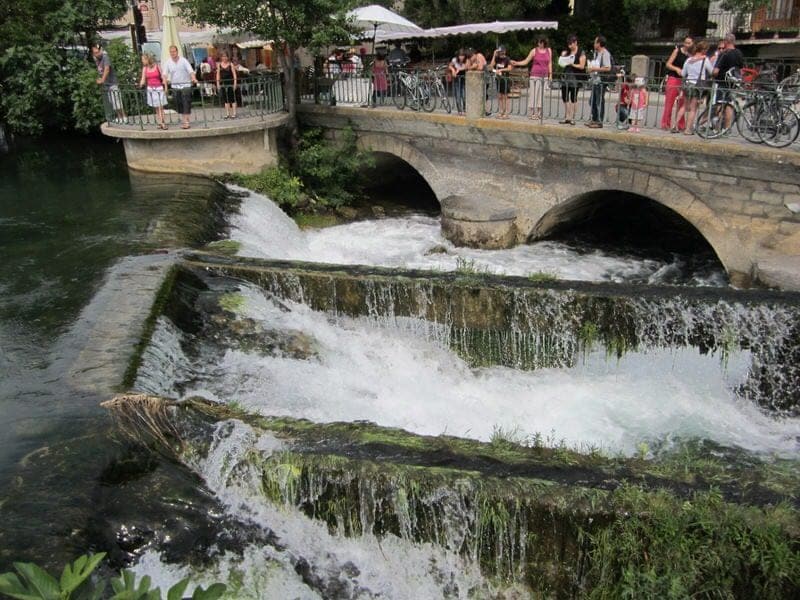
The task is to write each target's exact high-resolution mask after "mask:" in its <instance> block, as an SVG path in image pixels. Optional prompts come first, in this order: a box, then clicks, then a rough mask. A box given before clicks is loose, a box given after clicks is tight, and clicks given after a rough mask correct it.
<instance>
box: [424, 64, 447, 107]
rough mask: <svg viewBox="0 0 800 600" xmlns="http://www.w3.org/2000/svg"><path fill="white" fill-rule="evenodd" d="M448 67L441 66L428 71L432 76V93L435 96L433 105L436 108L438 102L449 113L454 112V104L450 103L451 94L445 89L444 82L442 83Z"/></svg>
mask: <svg viewBox="0 0 800 600" xmlns="http://www.w3.org/2000/svg"><path fill="white" fill-rule="evenodd" d="M446 68H447V67H444V68H442V67H439V68H438V69H434V70H432V71H429V72H428V75H429V76H430V78H431V83H430V84H429V85H430V94H431V97H432V98H433V107H434V109H435V108H436V104H437V103H438V104H439V105H440V106H441V107H442V108H443V109H445V110H446V111H447V113H448V114H449V113H451V112H453V105H452V104H451V103H450V96H449V95H448V94H447V89H445V86H444V84H443V83H442V77H443V76H444V70H445V69H446Z"/></svg>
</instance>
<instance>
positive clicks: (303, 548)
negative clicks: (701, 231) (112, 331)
mask: <svg viewBox="0 0 800 600" xmlns="http://www.w3.org/2000/svg"><path fill="white" fill-rule="evenodd" d="M0 171H2V172H1V173H0V175H2V179H0V232H2V236H1V237H0V249H2V251H3V256H4V257H6V258H7V259H6V260H5V261H3V262H2V264H0V349H2V353H1V354H0V411H2V418H3V422H4V423H5V424H6V430H5V433H4V435H3V437H2V441H0V482H2V484H3V488H4V489H8V490H10V491H9V492H8V493H4V494H3V498H2V499H0V517H2V518H3V521H2V522H3V525H2V528H0V570H5V568H6V567H7V566H8V565H9V563H10V561H11V560H16V559H20V558H22V559H34V560H38V561H41V562H45V563H48V564H51V565H57V564H58V563H59V562H61V561H63V559H64V558H65V557H68V556H70V555H75V554H78V553H80V552H83V551H85V550H87V549H93V550H104V551H108V552H110V556H111V559H112V561H113V565H114V566H117V567H118V566H120V565H128V564H133V565H135V569H136V570H137V572H138V573H140V574H149V575H151V576H153V577H154V579H155V580H156V582H157V583H159V584H161V585H168V584H169V582H171V581H174V580H176V579H179V578H180V577H182V576H184V575H186V574H191V575H192V576H193V577H194V579H195V580H196V581H200V582H205V583H208V582H213V581H216V580H224V581H228V582H232V581H236V586H237V589H238V590H239V591H238V592H237V595H236V597H254V598H324V597H337V598H338V597H341V598H377V597H381V598H434V597H454V598H466V597H492V596H494V595H495V593H496V592H497V590H496V589H495V588H494V587H493V585H494V584H493V583H492V582H490V581H488V580H487V579H486V578H485V577H484V575H483V574H482V573H481V571H480V569H479V568H478V565H477V564H476V563H475V562H474V561H471V560H469V559H466V558H464V557H463V556H460V555H459V554H458V553H456V552H454V551H453V550H452V548H450V547H448V545H447V544H444V545H434V544H421V543H414V542H412V541H410V540H408V539H403V538H398V537H394V536H388V537H385V538H381V539H378V538H376V537H374V536H372V535H371V534H369V535H364V536H361V537H357V538H348V537H345V536H344V535H342V534H340V533H337V532H332V531H331V530H330V529H329V528H328V527H327V526H325V525H324V524H321V523H319V522H317V521H315V520H312V519H309V518H308V517H307V516H305V515H304V514H303V513H301V512H300V511H299V510H295V509H292V508H291V507H286V506H281V507H279V506H273V505H270V504H268V503H264V502H263V498H261V481H260V479H259V476H258V473H257V472H256V471H255V470H253V471H248V470H247V469H241V468H236V469H235V468H234V467H235V466H236V465H237V464H238V463H239V461H241V460H243V457H245V456H247V455H248V453H249V452H251V451H252V450H253V449H257V450H258V451H259V452H262V453H263V454H265V455H269V454H270V453H273V452H278V451H280V449H281V442H280V441H278V440H277V439H275V438H273V437H271V436H269V435H267V434H264V433H256V432H255V431H254V430H252V429H251V428H249V427H248V426H246V425H244V424H242V423H239V422H235V421H234V422H229V423H222V424H220V425H219V426H218V427H217V429H216V430H215V431H214V434H213V439H212V440H211V442H210V450H209V452H208V454H207V455H205V456H196V457H194V458H192V459H190V460H187V461H186V463H185V464H183V465H181V464H175V463H174V462H172V461H165V460H161V459H159V458H157V457H153V456H151V455H149V454H147V453H143V452H142V450H141V449H138V448H132V447H130V446H128V445H126V444H125V443H122V442H119V441H118V440H116V439H115V436H114V435H113V433H112V431H111V429H110V428H109V423H108V420H107V418H106V416H105V415H104V414H103V412H102V411H101V410H100V409H99V408H98V406H97V405H98V403H99V402H100V401H101V400H103V399H105V398H102V397H97V396H96V395H91V394H83V395H79V394H75V393H74V392H73V391H71V390H68V389H65V387H64V384H63V381H62V380H61V379H60V377H61V375H62V373H60V372H59V369H58V365H59V357H62V356H64V355H68V354H71V353H74V352H76V351H78V350H79V349H80V340H81V331H80V330H77V331H76V330H75V328H76V323H78V322H79V316H80V313H81V311H82V310H83V309H84V308H85V307H86V306H87V304H89V303H90V301H91V298H92V296H93V294H94V293H95V292H96V290H97V289H98V288H99V286H101V285H102V283H103V281H104V277H105V276H106V274H107V272H108V269H109V268H110V267H111V266H112V265H113V264H114V263H115V262H116V261H118V260H119V259H121V258H122V257H125V256H128V255H131V254H138V253H146V252H150V251H153V250H155V249H158V248H162V247H182V246H197V245H201V244H203V243H204V242H207V241H210V240H211V239H214V238H215V237H216V235H218V234H219V233H220V232H221V231H222V229H223V226H224V223H223V221H222V220H221V219H220V218H219V214H218V213H220V214H221V210H222V208H220V205H219V203H220V200H219V195H218V190H217V189H216V188H215V187H214V186H211V185H210V184H205V183H198V181H202V180H198V179H182V178H175V177H158V176H143V175H136V174H133V173H129V172H128V171H127V169H126V168H125V167H124V161H123V157H122V156H121V152H120V149H119V147H118V146H116V145H112V144H106V143H97V144H94V143H92V144H80V145H73V144H69V143H62V144H53V145H50V146H48V149H47V150H42V149H40V148H23V149H22V150H19V151H17V152H16V153H15V154H12V155H10V156H8V157H4V158H3V161H2V163H0ZM239 191H240V192H241V190H239ZM223 204H224V202H223ZM226 206H227V205H226ZM209 214H211V218H209ZM229 223H230V226H231V231H230V236H231V238H232V239H234V240H236V241H238V242H239V243H240V245H241V246H240V251H239V252H240V254H242V255H246V256H255V257H263V258H276V259H296V260H304V261H312V262H326V263H334V264H341V265H354V264H372V265H382V266H389V267H402V268H420V269H434V270H438V271H448V270H459V269H460V270H462V271H464V270H469V271H470V272H492V273H505V274H509V275H522V276H527V275H531V274H538V273H547V274H550V275H554V276H556V277H558V278H561V279H574V280H584V281H606V282H626V283H645V284H646V283H669V284H690V285H695V286H697V285H700V286H717V287H719V286H724V285H725V277H724V273H723V272H722V271H721V270H720V269H719V267H718V266H715V265H713V264H711V263H708V262H705V263H703V264H701V265H699V266H698V265H689V262H690V261H687V258H686V257H684V256H680V255H674V256H670V257H664V256H658V257H654V256H647V257H643V256H641V255H640V254H637V253H635V252H628V251H624V252H620V251H618V252H614V251H610V250H609V249H603V250H599V249H596V248H592V247H591V246H588V245H580V244H569V243H563V242H542V243H538V244H534V245H530V246H523V247H519V248H515V249H512V250H507V251H498V252H485V251H477V250H466V249H457V248H454V247H453V246H452V245H451V244H449V243H448V242H447V241H446V240H444V239H443V238H442V237H441V235H440V233H439V229H438V224H437V220H436V219H435V217H432V216H430V215H424V214H413V215H407V216H395V217H391V218H386V219H378V220H371V221H361V222H357V223H352V224H348V225H342V226H338V227H332V228H328V229H323V230H314V231H300V230H299V229H298V228H297V227H296V226H295V224H294V222H293V221H291V219H288V218H287V217H286V216H285V215H284V214H283V213H282V212H281V211H280V210H279V209H278V208H277V207H276V206H275V205H274V204H272V203H271V202H270V201H269V200H268V199H266V198H264V197H262V196H259V195H257V194H249V193H247V194H245V195H244V198H243V199H242V201H241V206H240V208H239V210H238V211H237V212H235V213H234V214H232V215H231V216H230V219H229ZM235 286H236V288H237V289H238V294H239V295H240V297H241V298H242V302H241V305H240V306H239V308H238V309H237V315H236V316H237V319H242V320H244V319H249V320H252V321H254V322H258V323H264V324H268V325H269V327H270V328H272V329H274V330H276V331H278V332H282V333H284V334H286V335H298V332H299V334H302V336H304V339H307V340H310V350H309V352H308V353H307V355H305V356H297V355H296V354H295V355H292V354H289V353H275V354H272V355H267V356H265V355H263V354H259V353H254V352H248V351H247V350H244V349H241V348H232V347H222V348H220V347H211V346H210V345H209V344H208V341H207V340H202V339H196V338H194V337H193V336H192V334H191V333H190V332H187V331H183V330H181V329H180V328H179V327H178V325H176V324H175V323H173V322H172V321H170V320H169V319H168V318H167V317H164V316H162V317H160V319H159V321H158V323H157V326H156V330H155V332H154V335H153V338H152V340H151V342H150V345H149V347H148V349H147V350H146V352H145V355H144V357H143V358H144V360H143V364H142V367H141V369H140V371H139V376H138V379H137V381H136V385H135V387H136V388H137V390H139V391H147V392H152V393H158V394H161V395H165V396H169V397H176V398H180V397H186V396H191V395H202V396H205V397H207V398H210V399H216V400H219V401H222V402H235V403H237V404H238V405H239V406H242V407H244V408H246V409H248V410H251V411H253V412H261V413H263V414H267V415H288V416H293V417H300V418H306V419H311V420H313V421H316V422H331V421H339V420H344V421H362V420H369V421H373V422H376V423H378V424H381V425H387V426H393V427H401V428H404V429H407V430H409V431H413V432H417V433H423V434H431V435H438V434H441V433H447V434H449V435H456V436H462V437H467V438H474V439H479V440H489V439H491V438H492V436H493V435H495V434H496V433H497V432H498V431H500V432H504V433H505V435H507V436H509V437H512V438H515V439H518V440H519V441H523V442H524V441H526V440H529V439H531V438H532V437H533V436H535V435H539V436H542V437H544V438H545V439H547V440H550V441H551V442H553V443H564V444H567V445H568V446H571V447H576V448H592V449H597V448H601V449H603V451H605V452H608V453H610V454H623V455H633V454H635V453H637V452H641V448H642V445H643V444H645V447H648V448H665V447H669V446H670V445H671V444H680V443H681V442H683V441H686V440H692V439H700V440H710V441H713V442H714V443H715V444H719V445H721V446H723V447H732V448H738V449H743V450H745V451H746V452H748V453H749V454H750V455H752V457H754V459H756V460H760V459H762V458H763V459H765V460H768V459H770V457H773V456H781V457H787V458H797V457H798V456H800V449H799V448H798V439H800V419H798V418H791V417H776V416H774V415H772V414H770V413H768V412H765V411H763V410H762V409H760V408H758V407H757V406H756V404H755V403H754V402H753V400H752V398H749V397H747V395H746V394H745V395H743V394H741V393H739V392H737V390H738V389H740V388H741V386H742V385H743V384H744V383H745V382H746V381H747V378H748V373H749V371H750V369H751V367H752V365H753V364H754V363H753V361H754V357H755V356H756V355H757V352H758V350H759V348H761V347H762V346H764V345H768V344H769V341H768V339H773V340H777V341H780V339H782V337H781V336H785V335H789V334H788V333H787V332H788V331H789V328H790V327H791V325H792V323H793V319H796V316H797V314H796V307H794V308H791V307H789V308H786V309H785V310H784V309H775V308H772V307H767V306H755V307H750V308H747V307H742V306H739V305H736V304H735V303H727V302H720V303H719V305H718V307H717V308H719V307H720V306H723V307H727V308H726V310H727V312H726V310H715V312H714V313H713V314H714V315H716V316H717V317H719V318H721V319H723V320H725V323H726V324H729V325H730V327H731V328H733V329H736V331H737V332H738V333H741V334H742V335H746V336H750V337H748V338H747V339H748V340H750V346H749V349H742V350H739V349H734V350H733V351H730V349H729V348H728V349H726V350H725V351H724V352H723V351H721V350H713V351H708V349H707V348H706V349H700V348H697V347H692V346H686V347H670V346H669V345H664V344H661V343H659V342H658V341H657V340H656V337H657V336H652V340H651V342H650V343H647V344H644V345H643V346H642V347H640V348H639V349H637V351H634V352H627V353H624V354H623V355H621V356H619V357H616V356H610V355H609V354H608V353H607V352H606V351H605V350H604V349H602V348H596V349H594V350H589V351H588V352H586V353H585V354H584V355H583V356H582V357H581V358H580V360H577V361H572V362H570V364H567V365H563V366H552V367H546V368H533V369H531V368H515V367H513V366H504V365H500V364H489V365H484V364H482V365H480V366H475V365H474V364H472V363H471V362H470V360H469V357H465V356H464V355H463V353H461V354H459V353H457V352H455V351H454V350H453V347H452V343H451V342H452V340H450V339H449V337H448V335H449V334H448V333H447V332H446V331H445V329H444V328H443V324H441V323H440V324H435V323H434V324H431V323H427V322H423V320H421V319H417V318H408V317H401V316H399V315H394V314H389V313H384V314H380V315H365V316H363V317H345V316H342V315H331V314H329V313H324V312H320V311H314V310H312V309H311V308H309V306H308V305H306V304H304V303H303V302H299V301H298V299H297V298H292V297H277V296H276V295H275V294H274V293H269V292H267V291H265V290H264V289H262V288H259V287H256V286H254V285H251V284H245V283H241V282H238V283H235ZM676 289H679V288H676ZM670 310H671V311H672V312H675V311H678V312H680V310H684V309H683V308H681V307H677V308H675V309H674V310H673V309H670ZM720 315H722V316H721V317H720ZM692 318H700V317H696V316H695V317H692ZM770 328H771V330H769V329H770ZM765 329H768V330H765ZM776 343H777V342H776ZM12 483H13V485H11V484H12ZM454 519H455V517H454ZM31 540H33V542H31ZM52 548H58V550H57V551H56V553H55V554H54V555H53V554H52V553H51V550H52ZM519 594H521V595H520V596H518V597H525V592H524V591H520V592H519ZM511 597H514V596H511Z"/></svg>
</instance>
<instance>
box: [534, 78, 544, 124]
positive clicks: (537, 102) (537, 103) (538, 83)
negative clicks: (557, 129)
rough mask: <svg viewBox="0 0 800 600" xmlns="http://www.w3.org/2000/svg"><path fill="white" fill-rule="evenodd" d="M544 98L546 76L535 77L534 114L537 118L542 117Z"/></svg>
mask: <svg viewBox="0 0 800 600" xmlns="http://www.w3.org/2000/svg"><path fill="white" fill-rule="evenodd" d="M543 100H544V77H534V78H533V114H534V115H535V117H536V118H538V119H540V120H541V118H542V113H543V107H542V104H543Z"/></svg>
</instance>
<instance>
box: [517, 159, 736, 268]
mask: <svg viewBox="0 0 800 600" xmlns="http://www.w3.org/2000/svg"><path fill="white" fill-rule="evenodd" d="M614 171H615V172H614V173H611V176H610V177H608V178H605V179H604V180H603V182H602V185H596V183H597V182H596V180H595V181H585V182H581V181H580V178H578V179H579V180H578V181H575V182H574V185H573V186H571V189H569V190H568V191H566V193H563V194H562V197H561V198H558V199H557V200H556V202H555V204H554V205H553V206H552V207H551V208H550V209H549V210H547V212H545V213H544V214H543V215H542V216H541V217H540V218H539V219H538V221H537V222H536V224H535V225H534V226H533V228H532V230H531V231H530V233H529V235H528V240H530V241H532V240H538V239H543V238H545V237H551V236H552V235H553V234H554V233H556V232H557V231H558V230H559V229H563V228H566V227H569V226H570V225H571V224H575V223H576V222H579V221H580V220H581V219H587V218H589V217H591V214H592V213H593V212H595V211H600V210H602V209H603V200H602V198H608V197H609V196H611V195H613V194H615V193H616V194H621V195H624V196H626V197H627V198H629V199H638V200H641V201H642V202H643V203H652V204H654V205H656V206H657V207H661V209H662V210H665V209H666V211H667V212H666V213H663V214H664V215H665V216H668V215H674V217H675V218H677V219H679V220H680V221H682V222H684V223H685V224H687V225H688V226H691V229H693V230H694V231H696V232H697V234H698V235H699V236H700V237H701V238H702V239H703V240H704V241H705V242H706V243H707V244H708V246H709V247H710V248H711V250H713V252H714V254H716V257H717V258H718V260H719V261H720V263H721V264H722V266H723V267H724V268H725V270H726V271H727V272H728V273H729V274H731V273H733V272H745V273H746V272H748V271H749V270H750V265H749V264H747V265H743V264H741V259H740V257H741V252H740V248H739V245H738V244H737V243H736V241H735V237H736V236H735V235H734V232H732V230H731V228H730V227H729V226H728V225H727V223H726V222H725V221H724V219H723V218H721V216H720V215H719V214H718V213H715V212H714V211H713V210H711V208H709V207H708V206H707V205H706V204H705V203H704V202H703V201H702V200H701V199H700V198H698V197H697V196H696V195H695V194H694V193H693V192H691V191H689V190H687V189H685V188H683V187H681V186H680V185H678V184H676V183H675V182H674V181H671V180H668V179H665V178H663V177H660V176H657V175H653V174H649V173H643V172H639V171H635V170H625V169H614ZM581 183H584V184H585V185H581ZM593 184H594V185H593Z"/></svg>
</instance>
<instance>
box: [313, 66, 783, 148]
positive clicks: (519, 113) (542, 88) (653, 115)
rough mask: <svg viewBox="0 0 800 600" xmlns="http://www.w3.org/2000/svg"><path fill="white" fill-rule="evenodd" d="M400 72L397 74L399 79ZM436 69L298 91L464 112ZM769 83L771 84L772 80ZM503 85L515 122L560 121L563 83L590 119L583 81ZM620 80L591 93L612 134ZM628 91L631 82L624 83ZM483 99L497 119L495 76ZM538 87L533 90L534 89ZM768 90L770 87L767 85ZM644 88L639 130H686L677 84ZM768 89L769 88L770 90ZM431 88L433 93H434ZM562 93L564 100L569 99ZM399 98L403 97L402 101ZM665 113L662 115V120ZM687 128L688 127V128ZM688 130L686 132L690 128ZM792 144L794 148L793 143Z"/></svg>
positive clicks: (316, 80) (344, 77) (620, 124)
mask: <svg viewBox="0 0 800 600" xmlns="http://www.w3.org/2000/svg"><path fill="white" fill-rule="evenodd" d="M401 73H402V75H401ZM443 73H444V71H443V69H442V68H438V69H433V70H423V71H417V70H402V71H400V70H396V71H391V72H389V73H388V75H387V82H386V86H385V87H384V86H382V85H380V84H378V85H377V86H376V82H375V78H374V77H373V76H372V73H371V71H370V70H369V69H368V68H361V69H357V70H354V71H352V72H348V73H335V74H329V73H323V74H322V75H321V76H314V73H313V71H309V72H308V73H307V74H306V76H305V77H304V81H305V83H304V84H303V86H302V88H301V96H300V97H301V101H303V102H315V103H318V104H325V105H329V106H336V105H342V106H357V107H364V108H367V107H373V106H378V107H381V106H382V107H385V108H393V109H394V108H397V109H404V110H419V111H422V112H434V111H436V112H439V113H442V112H451V113H453V114H456V113H460V112H462V111H464V108H465V105H464V104H462V101H464V102H465V101H466V97H465V96H466V95H465V94H464V95H462V90H463V89H464V88H462V87H461V85H463V83H464V80H463V79H456V80H454V81H448V80H447V79H446V78H445V77H444V75H443ZM773 81H774V80H773ZM415 85H416V86H421V87H422V88H424V91H423V92H422V94H421V98H420V99H418V100H417V101H411V97H413V94H409V93H408V92H407V90H408V88H409V86H415ZM502 85H503V87H505V86H506V85H507V87H508V114H509V116H510V117H513V118H517V119H521V118H531V117H533V116H534V115H535V116H536V120H535V121H534V122H541V123H549V124H554V123H559V122H561V121H564V120H565V103H564V100H563V96H562V94H563V93H564V92H563V88H564V87H565V86H567V85H574V92H573V93H574V94H575V100H576V110H575V114H574V117H573V119H572V120H573V121H574V122H575V123H577V124H582V123H589V122H590V121H591V117H592V115H591V104H590V98H591V95H592V93H593V88H594V86H593V85H592V82H591V81H589V80H588V79H586V78H585V77H584V79H583V80H580V81H577V82H572V83H568V82H567V81H565V80H564V79H563V75H561V74H558V75H555V76H554V79H553V80H552V81H548V80H545V81H533V80H532V79H531V78H530V77H529V76H528V73H527V72H526V71H523V70H521V69H520V70H516V71H514V72H512V73H511V74H510V75H508V76H507V79H506V80H505V82H504V83H503V84H502ZM623 85H624V83H623V78H622V77H621V76H620V77H618V78H616V79H615V80H614V81H612V82H603V83H602V85H599V86H597V88H595V89H596V93H601V94H602V96H603V103H602V104H603V106H604V111H603V116H602V121H601V122H602V125H603V126H604V127H607V128H611V129H616V130H620V131H622V130H628V129H629V128H630V127H631V126H632V125H633V122H634V113H633V112H632V111H631V107H627V106H625V105H624V104H623V103H622V102H621V98H620V96H621V91H622V87H623ZM628 85H629V87H632V84H630V83H629V84H628ZM484 86H485V101H484V107H483V111H482V112H483V114H485V115H486V116H489V117H491V118H496V117H497V116H498V110H499V94H498V92H499V87H500V86H498V78H497V76H496V75H494V74H492V73H488V72H487V73H485V74H484ZM537 86H538V89H537ZM773 86H774V83H773ZM644 87H645V89H646V90H647V92H648V101H647V106H646V107H643V108H642V110H641V111H640V113H639V114H636V116H637V117H638V118H637V123H636V126H638V127H639V128H640V129H642V130H645V129H650V130H658V129H664V130H672V128H673V126H677V129H678V130H679V131H684V130H685V128H686V120H687V117H688V114H686V109H687V108H688V105H687V106H686V107H684V113H683V114H682V115H681V116H682V117H683V118H682V119H680V120H679V119H678V116H679V111H680V107H681V106H682V105H683V103H684V101H685V96H686V92H685V90H684V87H683V85H682V83H681V81H680V80H679V79H677V78H672V80H670V78H666V77H660V78H646V80H645V85H644ZM763 87H764V86H763V85H758V84H757V82H756V83H753V84H749V85H748V88H750V89H743V90H740V91H739V92H738V93H739V96H740V97H749V96H754V95H755V94H756V93H758V90H759V89H763ZM773 89H774V87H773ZM434 90H436V91H434ZM569 93H570V92H568V93H567V94H568V97H569ZM710 93H711V86H710V85H709V89H708V90H705V91H704V92H703V94H702V96H701V97H700V99H699V100H698V102H697V106H696V114H697V115H699V114H700V112H701V111H702V110H703V108H704V107H705V105H706V104H705V103H706V102H707V98H708V96H709V95H710ZM404 96H405V97H404ZM426 96H430V97H431V100H430V101H426V99H425V98H426ZM665 115H666V116H665ZM692 125H693V124H692ZM690 131H691V129H690ZM730 135H731V137H734V138H739V137H740V136H739V133H738V130H737V128H735V127H734V128H733V130H732V131H731V134H730ZM795 145H797V144H795Z"/></svg>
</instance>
